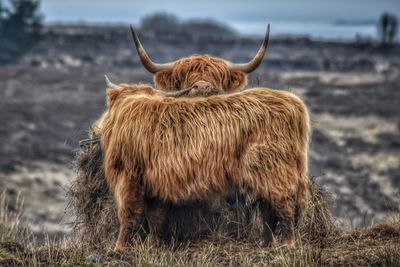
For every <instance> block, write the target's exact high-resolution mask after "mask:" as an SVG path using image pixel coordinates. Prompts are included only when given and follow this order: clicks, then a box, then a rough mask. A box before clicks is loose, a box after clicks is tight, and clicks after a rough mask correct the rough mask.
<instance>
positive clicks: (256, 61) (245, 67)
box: [230, 24, 269, 73]
mask: <svg viewBox="0 0 400 267" xmlns="http://www.w3.org/2000/svg"><path fill="white" fill-rule="evenodd" d="M268 42H269V24H268V28H267V32H266V34H265V38H264V41H263V43H262V45H261V47H260V49H259V50H258V52H257V54H256V56H255V57H254V58H253V59H252V60H251V61H249V62H248V63H244V64H234V63H232V64H231V65H230V69H232V70H239V71H243V72H245V73H250V72H252V71H254V70H255V69H256V68H257V67H258V66H259V65H260V63H261V61H262V59H263V58H264V55H265V51H266V50H267V47H268Z"/></svg>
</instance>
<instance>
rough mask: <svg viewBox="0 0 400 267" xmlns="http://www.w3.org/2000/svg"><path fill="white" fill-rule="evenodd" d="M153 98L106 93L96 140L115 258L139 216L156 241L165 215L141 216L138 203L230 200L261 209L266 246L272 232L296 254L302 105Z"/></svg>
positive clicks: (141, 89) (130, 89)
mask: <svg viewBox="0 0 400 267" xmlns="http://www.w3.org/2000/svg"><path fill="white" fill-rule="evenodd" d="M152 90H153V89H152V88H151V87H150V86H147V85H137V86H134V85H119V86H118V87H113V88H109V89H108V93H107V103H108V110H107V112H106V113H105V114H104V116H103V118H102V122H101V128H102V135H101V140H102V144H103V147H104V153H105V157H104V169H105V174H106V177H107V181H108V184H109V187H110V189H111V191H112V192H113V193H114V196H115V200H116V204H117V209H118V219H119V222H120V231H119V235H118V240H117V243H116V246H115V248H116V249H117V250H119V249H123V248H125V247H126V245H127V242H128V237H129V234H130V233H132V232H134V231H135V230H136V229H138V227H139V226H140V224H141V222H142V218H143V215H145V217H146V218H151V221H152V225H151V226H152V229H151V238H152V239H155V240H157V236H156V233H157V232H158V230H159V229H160V227H161V226H162V224H163V221H164V216H165V209H164V208H163V207H162V205H161V206H160V205H156V206H155V207H153V208H152V207H148V206H146V201H145V199H146V198H156V199H160V200H162V201H165V202H172V203H182V202H187V201H196V200H201V201H208V202H213V201H214V200H216V199H221V198H225V197H227V196H229V195H231V194H233V193H235V192H237V191H238V190H239V191H241V192H244V193H245V194H246V196H247V198H248V199H249V200H251V201H253V203H258V204H259V207H260V211H261V217H262V219H263V221H264V234H263V240H264V241H265V242H266V244H269V243H270V242H271V240H272V239H273V238H272V237H273V234H274V233H275V230H276V226H277V222H279V223H280V228H281V236H282V242H283V243H284V244H288V245H291V244H294V234H293V233H294V232H293V227H294V226H296V225H297V223H298V221H299V220H300V218H301V215H302V212H303V211H304V209H305V208H306V206H307V202H308V198H309V179H308V177H307V151H308V142H309V135H310V129H309V117H308V112H307V109H306V107H305V105H304V104H303V102H302V101H301V100H300V99H299V98H298V97H296V96H295V95H293V94H291V93H288V92H284V91H276V90H271V89H262V88H255V89H251V90H247V91H244V92H240V93H233V94H227V95H216V96H210V97H207V98H204V97H198V98H187V97H180V98H174V97H165V96H160V95H157V94H155V95H154V94H153V95H149V94H148V92H149V91H152ZM145 213H146V214H145ZM275 216H276V217H275Z"/></svg>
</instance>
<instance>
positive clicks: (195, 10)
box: [0, 0, 400, 237]
mask: <svg viewBox="0 0 400 267" xmlns="http://www.w3.org/2000/svg"><path fill="white" fill-rule="evenodd" d="M399 18H400V3H399V1H398V0H386V1H380V0H362V1H361V0H355V1H345V0H337V1H317V0H298V1H289V0H282V1H279V2H277V1H262V0H256V1H209V0H205V1H196V2H188V1H183V0H175V1H156V0H149V1H145V2H144V1H141V2H139V1H128V0H115V1H106V0H98V1H89V0H81V1H77V0H70V1H61V0H42V1H34V0H0V140H1V142H0V191H1V192H3V197H4V198H6V199H7V200H8V201H9V202H10V204H11V206H12V207H13V208H14V209H19V208H20V206H18V205H17V204H16V200H17V198H18V197H19V198H21V197H22V198H24V199H25V202H24V203H25V204H24V208H23V209H24V210H25V218H26V221H27V223H29V225H30V226H31V227H32V229H33V230H34V232H35V233H36V234H37V235H38V236H43V235H44V234H49V235H50V236H52V237H57V236H60V235H62V234H65V233H68V232H69V231H70V229H69V222H71V220H73V218H70V217H68V216H64V208H65V206H66V205H67V203H66V198H65V192H66V190H67V189H66V188H68V185H69V184H70V182H71V181H72V180H73V179H74V178H75V173H74V170H73V164H72V162H73V158H74V155H75V153H76V152H77V151H78V149H79V148H78V142H79V140H81V139H83V138H86V137H87V131H88V129H89V127H90V125H91V123H93V122H94V121H95V120H96V118H97V117H99V116H100V115H101V113H102V111H103V110H104V106H105V82H104V78H103V77H104V74H107V75H108V76H109V77H110V79H111V80H112V81H113V82H114V83H122V82H128V83H129V82H130V83H139V82H147V83H151V82H152V75H151V74H150V73H148V72H147V71H146V70H145V69H144V68H143V67H142V66H141V63H140V61H139V59H138V57H137V55H136V51H135V50H134V47H133V43H132V41H131V39H130V34H129V30H128V29H129V28H128V25H129V24H133V25H134V27H135V28H136V29H137V30H138V33H139V36H140V38H141V40H142V42H143V44H144V46H145V48H146V50H147V51H148V53H149V55H150V56H151V58H152V59H153V60H154V61H156V62H165V61H171V60H176V59H178V58H180V57H184V56H189V55H192V54H211V55H214V56H219V57H222V58H225V59H227V60H231V61H233V62H245V61H248V60H249V59H251V58H252V57H253V56H254V54H255V53H256V51H257V49H258V48H259V46H260V44H261V41H262V40H261V38H262V35H263V34H264V33H265V30H266V26H267V24H268V23H270V24H271V41H270V46H269V47H268V51H267V55H266V57H265V60H264V62H263V63H262V64H261V66H260V67H259V68H258V69H257V70H256V71H255V72H254V73H252V74H251V75H250V76H249V85H248V88H250V87H254V86H264V87H270V88H277V89H281V90H287V91H291V92H293V93H294V94H297V95H298V96H300V97H301V98H302V99H303V100H304V101H305V102H306V104H307V105H308V107H309V109H310V112H311V119H312V127H313V139H312V144H311V151H310V155H309V156H310V166H309V167H310V175H311V176H312V177H315V180H316V181H317V182H318V183H319V184H322V185H323V186H324V187H325V188H327V189H328V190H329V191H330V192H331V194H332V203H331V209H332V212H333V214H334V215H335V216H336V217H337V218H338V221H337V223H338V224H343V225H345V226H348V227H358V226H364V225H370V224H373V223H377V222H380V221H382V220H385V218H387V217H388V216H390V214H393V213H395V212H398V211H399V199H400V196H399V194H400V192H399V188H400V151H399V148H400V131H399V130H400V115H399V114H400V88H399V84H400V46H399V44H398V42H399V34H398V27H399V25H398V20H399Z"/></svg>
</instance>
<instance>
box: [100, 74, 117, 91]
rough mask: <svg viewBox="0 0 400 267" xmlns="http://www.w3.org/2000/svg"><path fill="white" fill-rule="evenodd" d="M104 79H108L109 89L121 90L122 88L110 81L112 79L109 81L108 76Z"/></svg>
mask: <svg viewBox="0 0 400 267" xmlns="http://www.w3.org/2000/svg"><path fill="white" fill-rule="evenodd" d="M104 78H105V79H106V84H107V87H108V88H115V89H119V88H120V87H119V86H118V85H116V84H114V83H112V82H111V81H110V79H108V77H107V75H104Z"/></svg>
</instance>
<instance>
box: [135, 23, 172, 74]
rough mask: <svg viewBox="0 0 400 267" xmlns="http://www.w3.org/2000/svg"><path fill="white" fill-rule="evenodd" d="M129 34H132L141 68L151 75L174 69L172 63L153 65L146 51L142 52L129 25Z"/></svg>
mask: <svg viewBox="0 0 400 267" xmlns="http://www.w3.org/2000/svg"><path fill="white" fill-rule="evenodd" d="M131 33H132V38H133V41H134V42H135V46H136V51H137V53H138V55H139V58H140V61H141V62H142V64H143V66H144V67H145V68H146V69H147V70H148V71H150V72H151V73H156V72H159V71H166V70H172V68H173V67H174V62H169V63H164V64H158V63H154V62H153V61H152V60H151V59H150V57H149V56H148V55H147V53H146V51H145V50H144V48H143V46H142V44H141V43H140V41H139V38H138V36H137V34H136V32H135V30H134V29H133V27H132V25H131Z"/></svg>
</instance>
